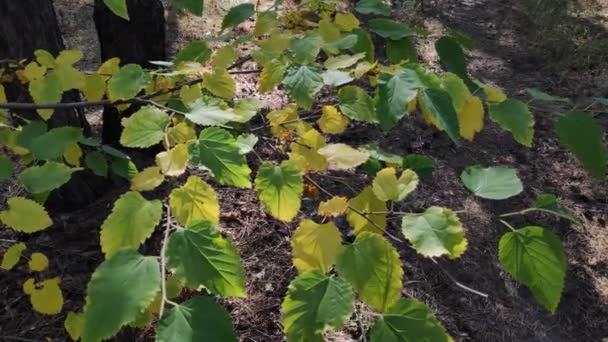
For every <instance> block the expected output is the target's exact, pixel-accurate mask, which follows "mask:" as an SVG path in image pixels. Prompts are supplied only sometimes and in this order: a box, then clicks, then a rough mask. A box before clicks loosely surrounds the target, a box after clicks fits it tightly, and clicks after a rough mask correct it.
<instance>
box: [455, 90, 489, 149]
mask: <svg viewBox="0 0 608 342" xmlns="http://www.w3.org/2000/svg"><path fill="white" fill-rule="evenodd" d="M483 116H484V109H483V103H481V99H480V98H479V97H477V96H471V97H469V98H468V99H466V101H465V103H464V106H463V107H462V110H461V111H460V112H458V124H459V127H460V136H461V137H463V138H465V139H466V140H469V141H473V138H475V133H478V132H481V129H482V128H483Z"/></svg>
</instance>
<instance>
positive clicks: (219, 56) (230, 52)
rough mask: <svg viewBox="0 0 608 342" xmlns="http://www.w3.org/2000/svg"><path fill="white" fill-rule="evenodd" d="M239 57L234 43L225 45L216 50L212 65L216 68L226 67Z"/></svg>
mask: <svg viewBox="0 0 608 342" xmlns="http://www.w3.org/2000/svg"><path fill="white" fill-rule="evenodd" d="M238 57H239V55H238V53H237V52H236V51H235V50H234V47H232V45H224V46H222V47H221V48H219V49H218V50H216V51H215V54H214V55H213V58H212V59H211V65H212V66H213V67H214V68H218V69H224V68H226V67H227V66H229V65H230V64H232V63H233V62H234V61H236V59H237V58H238Z"/></svg>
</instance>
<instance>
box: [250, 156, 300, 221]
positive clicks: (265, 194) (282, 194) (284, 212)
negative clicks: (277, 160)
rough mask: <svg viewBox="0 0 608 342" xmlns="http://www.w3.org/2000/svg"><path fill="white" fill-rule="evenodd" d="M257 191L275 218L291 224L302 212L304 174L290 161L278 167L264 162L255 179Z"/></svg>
mask: <svg viewBox="0 0 608 342" xmlns="http://www.w3.org/2000/svg"><path fill="white" fill-rule="evenodd" d="M255 190H256V192H257V193H258V196H259V198H260V201H262V203H263V204H264V206H265V207H266V208H267V209H268V211H269V212H270V214H271V215H272V216H273V217H276V218H278V219H279V220H282V221H285V222H291V220H293V218H294V217H295V216H296V215H297V214H298V211H299V210H300V203H301V199H302V190H303V184H302V173H301V172H300V169H299V168H298V167H297V166H296V165H294V164H293V162H290V161H283V162H282V163H281V165H278V166H277V165H273V164H272V163H270V162H264V163H263V164H262V165H261V166H260V168H259V169H258V174H257V176H256V178H255Z"/></svg>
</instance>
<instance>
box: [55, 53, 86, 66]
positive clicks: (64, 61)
mask: <svg viewBox="0 0 608 342" xmlns="http://www.w3.org/2000/svg"><path fill="white" fill-rule="evenodd" d="M82 57H84V55H83V53H82V51H80V50H76V49H73V50H63V51H61V52H59V55H58V56H57V59H55V64H56V67H60V66H62V65H72V64H74V63H76V62H78V61H80V60H81V59H82Z"/></svg>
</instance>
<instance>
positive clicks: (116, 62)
mask: <svg viewBox="0 0 608 342" xmlns="http://www.w3.org/2000/svg"><path fill="white" fill-rule="evenodd" d="M118 69H120V58H118V57H114V58H110V59H108V60H107V61H105V62H103V64H102V65H101V66H100V67H99V69H97V73H98V74H100V75H101V76H103V77H105V78H106V80H107V79H108V78H110V77H111V76H113V75H114V74H115V73H116V72H117V71H118Z"/></svg>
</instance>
